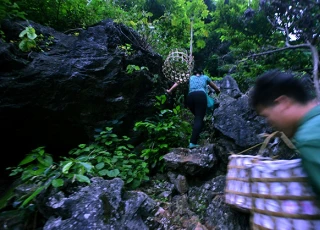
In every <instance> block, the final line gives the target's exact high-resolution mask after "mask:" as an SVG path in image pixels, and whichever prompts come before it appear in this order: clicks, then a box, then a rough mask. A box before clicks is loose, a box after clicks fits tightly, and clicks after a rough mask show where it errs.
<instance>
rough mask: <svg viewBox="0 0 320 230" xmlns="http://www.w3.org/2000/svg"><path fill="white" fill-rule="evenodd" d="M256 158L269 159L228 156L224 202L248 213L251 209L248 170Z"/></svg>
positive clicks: (249, 156)
mask: <svg viewBox="0 0 320 230" xmlns="http://www.w3.org/2000/svg"><path fill="white" fill-rule="evenodd" d="M258 158H260V159H261V160H270V159H271V158H267V157H261V156H252V155H237V154H232V155H230V156H229V164H228V173H227V177H226V187H225V202H226V203H227V204H229V205H231V206H233V207H234V208H237V209H238V210H241V211H244V212H249V211H250V210H251V208H252V196H251V184H250V183H251V181H250V177H251V175H250V173H251V171H250V169H251V167H252V166H253V163H254V162H255V161H256V160H257V159H258Z"/></svg>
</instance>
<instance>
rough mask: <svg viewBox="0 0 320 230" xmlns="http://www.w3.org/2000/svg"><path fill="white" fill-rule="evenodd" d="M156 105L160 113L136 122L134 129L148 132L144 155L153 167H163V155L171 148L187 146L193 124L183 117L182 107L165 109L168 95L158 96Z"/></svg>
mask: <svg viewBox="0 0 320 230" xmlns="http://www.w3.org/2000/svg"><path fill="white" fill-rule="evenodd" d="M156 100H157V101H156V103H155V106H156V108H157V109H158V111H159V112H158V114H157V115H155V116H154V117H151V118H147V119H146V120H144V121H139V122H136V124H135V127H134V130H135V131H141V132H144V133H146V135H147V138H146V141H145V142H144V146H145V147H144V149H143V150H142V155H141V156H142V157H144V159H145V160H146V161H147V162H148V164H149V165H150V166H151V168H155V167H159V168H163V161H162V159H163V155H164V154H166V153H168V150H169V149H170V148H174V147H180V146H186V145H187V143H188V138H189V134H190V133H191V125H190V123H189V122H186V121H185V120H183V119H181V114H182V111H181V107H180V106H179V105H178V106H176V107H175V108H173V109H172V110H171V109H163V106H164V105H165V102H166V96H165V95H161V96H156Z"/></svg>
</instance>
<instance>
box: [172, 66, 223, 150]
mask: <svg viewBox="0 0 320 230" xmlns="http://www.w3.org/2000/svg"><path fill="white" fill-rule="evenodd" d="M207 85H210V86H211V87H212V88H213V89H214V90H215V92H216V93H217V94H219V93H220V89H219V88H218V87H217V86H216V85H215V84H214V83H213V81H212V80H211V79H210V78H209V77H208V76H206V75H203V74H202V71H201V70H196V71H195V72H194V75H192V76H191V77H190V79H189V93H188V96H187V106H188V108H189V109H190V111H191V112H192V114H193V115H194V121H193V128H192V134H191V138H190V143H189V148H190V149H192V148H196V147H199V146H200V145H198V144H197V143H198V139H199V136H200V133H201V131H202V128H203V123H204V122H203V119H204V117H205V115H206V110H207V95H206V93H207ZM178 86H179V83H177V82H175V83H174V84H173V85H172V87H171V88H170V89H167V93H168V94H171V93H172V91H173V90H174V89H176V88H177V87H178Z"/></svg>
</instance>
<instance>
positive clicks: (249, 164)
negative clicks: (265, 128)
mask: <svg viewBox="0 0 320 230" xmlns="http://www.w3.org/2000/svg"><path fill="white" fill-rule="evenodd" d="M275 136H278V137H280V138H281V139H282V140H283V141H284V143H285V144H286V145H287V146H288V147H289V148H291V149H295V147H294V145H293V144H292V143H291V141H290V140H289V139H288V138H287V137H286V136H285V135H284V134H283V133H282V132H274V133H273V134H270V135H269V136H268V137H267V138H266V140H265V141H264V142H263V143H262V146H261V148H260V150H259V153H258V154H257V156H246V155H235V154H233V155H231V156H230V158H229V159H230V161H229V165H228V173H227V182H226V191H225V192H226V203H228V204H230V205H232V206H233V207H236V208H238V209H240V210H246V211H249V210H250V211H251V224H252V229H253V230H258V229H263V230H265V229H279V230H283V229H296V230H300V229H315V230H316V229H319V230H320V204H319V199H318V198H317V197H316V195H315V193H314V192H313V191H312V188H311V186H310V185H309V183H308V177H307V175H306V173H305V171H304V169H303V167H302V164H301V159H295V160H272V159H270V158H269V159H267V158H263V157H261V155H260V154H261V153H262V151H263V149H264V148H265V147H266V145H267V144H268V142H269V141H270V139H271V138H273V137H275Z"/></svg>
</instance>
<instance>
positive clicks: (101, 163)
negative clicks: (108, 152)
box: [96, 162, 105, 170]
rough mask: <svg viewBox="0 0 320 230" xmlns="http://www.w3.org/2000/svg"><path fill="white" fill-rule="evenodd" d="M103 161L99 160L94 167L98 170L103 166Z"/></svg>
mask: <svg viewBox="0 0 320 230" xmlns="http://www.w3.org/2000/svg"><path fill="white" fill-rule="evenodd" d="M104 165H105V164H104V162H100V163H99V164H97V165H96V169H98V170H100V169H103V167H104Z"/></svg>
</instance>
